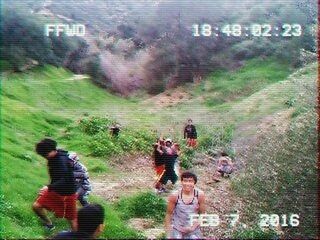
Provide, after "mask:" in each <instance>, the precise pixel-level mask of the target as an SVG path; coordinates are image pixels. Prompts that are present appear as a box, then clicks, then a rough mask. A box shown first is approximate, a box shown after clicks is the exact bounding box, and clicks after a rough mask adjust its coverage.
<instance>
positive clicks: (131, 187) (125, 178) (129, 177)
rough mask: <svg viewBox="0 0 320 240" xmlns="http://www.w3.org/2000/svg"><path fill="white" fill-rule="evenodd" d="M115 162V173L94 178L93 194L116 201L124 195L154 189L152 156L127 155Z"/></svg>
mask: <svg viewBox="0 0 320 240" xmlns="http://www.w3.org/2000/svg"><path fill="white" fill-rule="evenodd" d="M114 162H117V164H114V165H113V169H114V173H111V174H104V175H101V176H99V177H97V178H95V179H94V180H93V182H92V185H93V194H95V195H98V196H101V197H103V198H104V199H106V200H107V201H110V202H114V201H116V200H118V199H119V198H120V197H122V196H125V195H126V196H129V195H132V194H134V193H136V192H140V191H143V190H150V189H152V187H153V182H154V170H153V168H152V160H151V158H150V157H148V156H146V157H139V156H125V157H121V158H118V159H114Z"/></svg>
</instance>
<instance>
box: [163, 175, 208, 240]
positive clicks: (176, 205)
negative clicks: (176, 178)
mask: <svg viewBox="0 0 320 240" xmlns="http://www.w3.org/2000/svg"><path fill="white" fill-rule="evenodd" d="M196 183H197V176H196V175H195V174H194V173H191V172H188V171H187V172H184V173H182V174H181V185H182V189H180V190H179V191H177V192H175V193H173V194H171V195H170V196H169V197H168V206H167V213H166V217H165V228H166V233H167V237H168V238H174V239H177V238H179V239H199V238H202V233H201V230H200V225H199V223H198V222H195V223H193V225H191V223H190V215H191V214H203V213H205V195H204V193H203V192H202V191H201V190H198V189H196V188H195V184H196Z"/></svg>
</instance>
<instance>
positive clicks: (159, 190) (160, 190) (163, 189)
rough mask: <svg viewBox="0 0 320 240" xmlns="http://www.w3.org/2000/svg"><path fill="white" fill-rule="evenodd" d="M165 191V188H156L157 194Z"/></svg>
mask: <svg viewBox="0 0 320 240" xmlns="http://www.w3.org/2000/svg"><path fill="white" fill-rule="evenodd" d="M165 192H167V190H166V189H165V188H160V189H158V194H160V193H165Z"/></svg>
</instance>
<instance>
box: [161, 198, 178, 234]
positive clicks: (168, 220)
mask: <svg viewBox="0 0 320 240" xmlns="http://www.w3.org/2000/svg"><path fill="white" fill-rule="evenodd" d="M177 197H178V196H177V193H173V194H171V195H170V196H169V197H168V205H167V212H166V217H165V220H164V226H165V228H166V233H167V237H170V233H171V231H172V226H171V221H172V214H173V210H174V208H175V205H176V201H177Z"/></svg>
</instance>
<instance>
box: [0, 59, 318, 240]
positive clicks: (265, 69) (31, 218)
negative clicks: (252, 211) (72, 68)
mask: <svg viewBox="0 0 320 240" xmlns="http://www.w3.org/2000/svg"><path fill="white" fill-rule="evenodd" d="M254 69H256V71H255V70H254ZM273 72H280V73H279V74H278V73H274V74H273ZM289 72H290V69H289V68H288V66H287V65H286V64H282V63H278V64H276V63H272V62H271V61H259V60H257V61H256V62H254V61H253V62H251V63H249V65H246V66H245V67H244V68H242V69H240V70H238V71H237V72H235V73H230V75H231V76H232V78H233V80H232V81H235V82H237V83H238V84H235V85H233V86H234V88H235V89H237V86H238V85H239V89H243V88H246V84H245V83H246V79H251V81H250V91H249V92H245V91H240V92H237V91H238V90H237V91H235V92H232V94H231V93H230V94H231V95H230V96H229V97H228V98H227V99H228V101H225V102H221V103H219V104H208V99H210V97H212V95H214V94H216V93H217V92H218V93H219V94H220V96H221V94H223V93H224V91H226V90H227V89H228V84H227V83H219V84H220V85H221V88H220V90H218V91H217V89H214V87H213V86H214V84H213V83H216V82H215V81H216V80H213V79H211V78H209V79H208V80H207V81H205V82H204V83H203V85H201V86H200V87H199V88H198V89H194V88H193V89H192V88H191V87H190V88H189V91H190V92H191V91H192V90H195V92H194V93H192V92H191V93H192V94H193V98H192V99H191V100H190V101H188V102H185V103H181V104H178V105H176V106H174V107H168V108H163V109H159V110H158V111H157V112H156V113H155V112H154V111H153V110H154V108H155V105H156V104H157V103H153V104H147V105H146V104H140V102H139V101H135V102H133V101H129V100H125V99H122V98H119V97H116V96H113V95H111V94H109V93H107V92H106V91H104V90H102V89H99V88H98V87H97V86H94V85H93V84H92V83H91V82H90V80H89V79H81V80H75V79H74V78H73V74H71V73H70V72H67V71H65V70H63V69H57V68H55V67H51V66H47V67H43V68H37V69H34V70H32V71H28V72H27V73H18V74H7V75H6V76H4V77H3V78H2V89H1V91H2V93H1V94H2V99H1V135H2V136H1V139H2V145H1V154H2V156H1V173H2V177H1V187H2V191H1V193H2V194H1V196H0V215H1V220H2V223H1V224H0V226H1V232H0V236H2V237H6V238H10V237H12V238H23V237H25V238H41V237H43V236H48V235H46V233H44V232H43V230H42V228H41V226H40V224H39V222H38V220H37V218H36V217H35V215H34V214H33V212H32V211H31V204H32V202H33V201H34V200H35V198H36V195H37V191H38V190H39V188H40V187H42V186H43V185H45V184H47V182H48V176H47V171H46V163H45V160H44V159H42V158H41V157H39V156H37V155H36V154H35V153H34V144H35V143H36V142H37V141H39V140H40V139H42V138H43V137H44V136H50V137H53V138H55V139H57V140H58V142H59V145H60V147H64V148H66V149H68V150H73V151H76V152H78V153H79V154H80V157H81V159H82V161H83V162H84V163H85V164H86V165H87V167H88V169H89V172H90V174H91V175H92V176H95V175H98V174H99V173H100V172H101V171H112V169H111V168H110V167H109V166H108V164H107V156H104V155H102V156H101V157H93V155H94V154H93V152H92V149H91V148H90V143H91V142H92V139H93V138H92V136H89V135H87V134H84V133H83V132H82V131H80V130H79V128H78V127H77V120H78V119H79V118H81V117H84V116H86V115H90V116H92V115H94V116H99V117H105V116H108V117H110V118H112V119H116V120H118V121H120V123H122V124H124V125H127V126H130V127H132V128H138V129H140V128H141V127H144V128H146V129H147V131H148V129H149V130H151V129H157V131H158V134H159V133H164V134H165V135H169V136H170V137H174V138H175V139H177V140H178V139H181V128H182V125H183V123H184V122H185V120H186V119H187V118H188V117H192V118H193V119H194V121H195V123H196V124H197V127H198V130H199V135H200V137H202V139H200V140H201V143H202V144H204V145H205V146H206V148H210V147H212V144H213V143H212V142H214V141H212V138H213V137H214V136H216V130H217V127H222V126H227V127H228V128H227V129H228V131H229V130H230V129H231V127H230V126H232V128H234V129H236V128H237V127H238V126H239V125H241V124H245V123H247V122H255V121H258V120H259V119H261V118H263V117H265V116H268V115H272V114H274V113H276V112H278V111H281V110H285V109H288V108H293V115H292V119H295V118H296V117H299V116H304V115H303V114H305V113H306V112H308V111H307V110H306V106H307V105H308V104H297V103H300V102H303V101H302V100H303V99H306V98H307V97H308V96H309V97H311V98H312V96H311V95H310V94H308V92H306V90H305V88H302V87H301V86H302V85H303V83H302V82H299V84H297V81H296V80H295V79H300V78H302V79H305V80H307V82H308V84H305V85H306V86H307V88H308V89H309V88H310V89H314V85H312V83H313V80H314V79H313V78H314V76H315V73H316V65H315V64H313V65H310V66H308V67H306V68H304V69H302V70H301V71H299V72H298V73H296V74H295V75H293V76H291V77H289V78H288V79H286V77H287V76H288V74H289ZM219 74H220V75H219V76H220V78H219V79H220V80H221V81H223V79H225V78H228V73H221V72H220V73H219ZM238 77H239V79H240V80H238ZM255 79H257V80H259V79H260V80H261V81H254V80H255ZM263 79H265V80H263ZM226 81H229V80H228V79H227V80H226ZM261 82H263V83H261ZM300 83H301V84H302V85H301V84H300ZM204 86H205V87H204ZM202 89H203V90H202ZM219 91H220V92H219ZM242 93H244V94H242ZM300 94H302V95H301V96H300ZM233 95H236V96H238V97H236V98H233V97H231V96H233ZM313 119H314V118H313ZM168 127H170V129H169V128H168ZM68 129H69V130H70V131H69V132H68V131H67V130H68ZM162 130H163V131H162ZM66 133H69V134H71V135H67V134H66ZM128 133H129V132H128ZM243 134H244V135H245V133H243ZM246 134H251V133H246ZM101 136H102V137H103V135H101ZM148 136H149V135H148ZM230 137H231V138H232V135H231V134H229V133H228V136H227V138H228V141H229V140H230V139H229V138H230ZM267 151H268V152H272V149H268V150H267ZM310 156H311V155H310ZM283 162H284V163H285V161H283ZM256 167H257V166H256ZM312 174H313V173H312ZM244 179H246V176H244ZM239 181H240V182H241V181H244V180H243V179H239ZM279 181H280V180H279ZM281 181H282V180H281ZM239 186H241V185H240V184H239ZM257 186H258V185H257ZM235 191H237V189H235ZM239 191H240V192H241V188H240V190H239ZM91 199H92V200H94V201H98V202H101V203H103V204H104V206H105V207H106V209H107V224H108V226H107V228H106V230H105V232H104V234H103V237H110V238H125V237H136V236H137V234H138V233H137V232H135V231H133V230H130V229H128V228H127V226H126V223H125V222H124V221H123V220H122V218H121V217H120V215H121V214H118V212H117V211H116V210H114V209H113V208H112V207H111V205H109V204H108V203H105V202H104V201H103V200H101V199H98V198H96V197H91ZM55 222H57V223H58V225H57V226H58V227H57V229H56V231H55V232H57V231H60V230H62V229H65V228H66V227H67V224H66V223H65V221H63V220H57V221H55Z"/></svg>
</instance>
